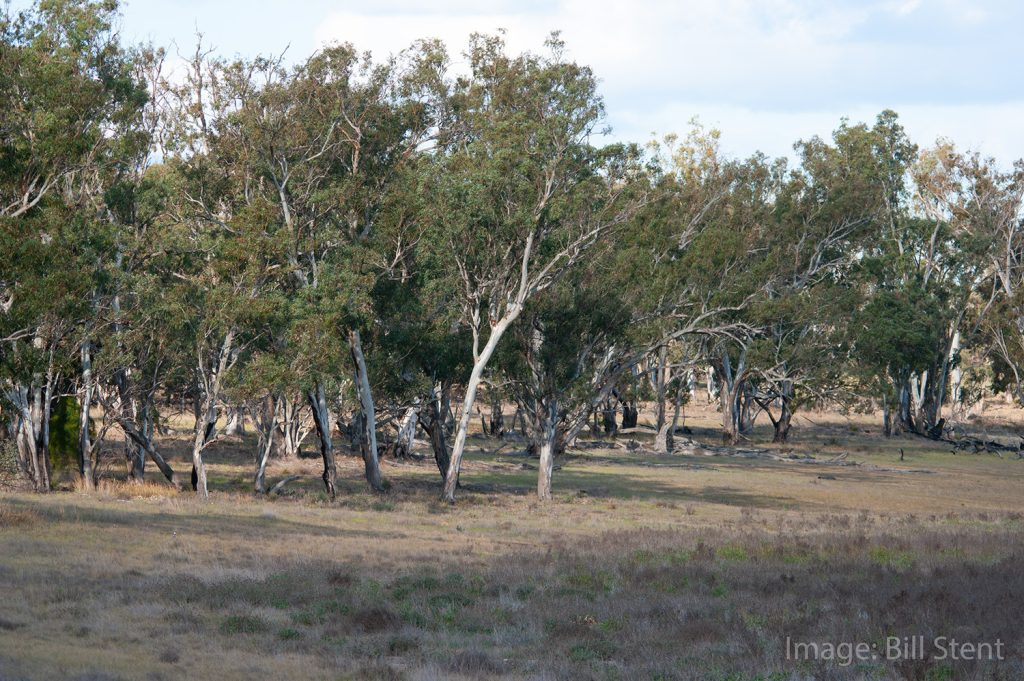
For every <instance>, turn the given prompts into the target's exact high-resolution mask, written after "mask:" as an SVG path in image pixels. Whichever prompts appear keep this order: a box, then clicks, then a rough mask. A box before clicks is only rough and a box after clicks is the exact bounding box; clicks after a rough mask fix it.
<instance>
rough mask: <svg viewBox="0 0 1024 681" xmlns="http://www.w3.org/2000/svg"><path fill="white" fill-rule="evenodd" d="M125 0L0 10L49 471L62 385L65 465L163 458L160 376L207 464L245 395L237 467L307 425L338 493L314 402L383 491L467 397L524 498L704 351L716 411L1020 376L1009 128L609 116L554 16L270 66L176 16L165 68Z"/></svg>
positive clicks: (92, 475)
mask: <svg viewBox="0 0 1024 681" xmlns="http://www.w3.org/2000/svg"><path fill="white" fill-rule="evenodd" d="M117 12H118V8H117V5H116V3H115V2H114V1H113V0H41V1H40V2H38V3H37V4H35V5H33V6H32V7H31V8H29V9H27V10H25V11H21V12H12V11H11V10H10V9H9V8H7V9H4V10H3V13H2V14H0V36H2V39H0V99H2V102H3V106H2V107H0V141H2V146H0V253H2V254H3V257H2V258H0V388H2V401H0V416H2V417H3V419H2V420H3V431H2V436H3V438H5V439H6V441H7V442H11V443H13V445H12V448H13V450H14V452H15V455H16V461H17V467H18V470H19V474H20V475H21V476H23V477H24V478H25V479H26V480H28V481H30V482H31V483H32V485H34V487H35V488H36V489H38V490H47V489H50V487H51V485H52V482H51V475H52V472H51V471H52V462H51V455H50V450H51V441H52V437H53V434H52V433H51V430H52V423H53V422H54V414H53V412H54V410H55V409H58V408H59V409H65V410H66V409H67V408H68V407H67V405H68V404H71V406H72V407H73V409H72V411H73V413H74V414H75V415H76V418H77V424H76V426H77V427H76V428H73V429H72V430H73V432H74V433H75V434H76V437H77V442H75V443H74V450H75V452H76V456H77V463H76V465H77V467H78V473H79V474H80V476H81V478H82V480H83V482H84V483H85V484H86V485H91V484H95V481H96V477H97V475H98V471H99V456H100V451H101V448H102V447H104V444H105V443H106V444H107V445H108V446H109V442H107V440H108V438H107V436H108V434H110V433H112V432H117V431H120V433H122V434H123V440H124V453H125V461H126V465H127V469H128V475H129V477H131V478H133V479H142V477H143V475H144V472H145V466H146V462H147V460H149V461H151V462H153V464H154V465H155V466H157V468H158V469H159V470H160V472H161V473H162V474H163V475H165V476H166V477H167V478H168V479H171V480H174V479H175V478H174V476H175V472H174V471H173V470H172V468H171V466H170V465H169V464H168V463H167V461H166V460H165V458H164V457H163V456H162V454H161V451H160V445H159V442H158V438H157V435H158V434H159V433H160V432H161V430H162V429H163V428H164V427H165V426H164V424H163V423H162V421H161V409H163V412H165V413H166V412H167V411H168V409H170V408H172V407H177V408H179V409H181V410H187V409H191V410H192V412H193V414H194V417H195V426H194V433H193V434H192V436H191V460H192V485H193V487H194V489H195V490H196V491H197V492H198V493H200V494H202V495H205V494H206V493H207V479H206V472H205V467H204V464H203V455H204V451H206V450H207V448H208V447H209V446H210V445H211V444H213V443H215V442H217V441H218V440H220V439H221V438H223V437H224V436H225V434H227V433H228V432H229V431H230V429H231V427H232V425H233V424H234V423H236V422H237V419H238V418H239V416H240V415H241V414H248V415H249V416H250V417H251V418H252V420H253V422H254V423H255V426H256V430H257V433H258V436H259V438H258V445H257V451H256V452H255V455H254V487H255V490H256V491H257V492H259V493H263V492H265V490H266V483H265V471H266V466H267V461H268V459H269V458H270V457H271V456H277V455H283V456H294V455H296V453H297V452H298V450H299V448H300V447H301V445H302V443H303V441H304V440H305V439H306V438H307V437H308V436H313V437H314V438H315V440H316V442H318V444H319V451H320V456H321V458H322V460H323V481H324V486H325V489H326V491H327V493H328V494H329V495H331V496H332V497H333V496H334V494H335V480H336V475H337V472H336V465H335V449H334V443H333V441H332V438H331V432H332V430H333V429H338V430H340V431H341V432H342V433H344V434H346V435H347V436H348V437H349V438H350V442H351V445H352V448H353V450H354V451H356V452H358V453H359V454H360V455H361V456H362V459H363V461H364V464H365V472H366V479H367V482H368V484H369V485H370V487H372V488H373V489H375V490H382V489H384V487H385V484H386V483H385V481H384V479H383V477H382V474H381V469H380V459H381V457H382V456H384V455H396V456H402V455H405V454H407V453H408V451H409V449H410V447H411V443H412V438H413V437H414V436H415V434H416V433H417V432H418V431H419V430H422V431H423V432H424V433H425V434H426V436H427V437H428V438H429V440H430V443H431V448H432V450H433V456H434V458H435V460H436V463H437V467H438V472H439V475H440V479H441V486H442V494H443V497H444V498H445V499H447V500H453V499H454V498H455V494H456V491H457V488H458V481H459V471H460V466H461V462H462V460H463V457H464V454H465V449H466V442H467V435H468V433H469V432H470V429H471V427H475V423H474V419H475V418H477V417H479V418H480V419H482V421H481V425H482V427H483V429H484V430H485V431H486V432H490V433H493V434H495V435H500V434H502V433H504V432H506V431H508V430H510V429H512V428H517V427H518V428H519V429H520V430H521V431H523V432H525V433H526V436H527V441H528V445H529V447H530V449H531V451H532V452H533V453H534V454H535V455H536V456H538V457H539V462H540V463H539V475H538V487H537V491H538V495H539V496H540V497H541V498H548V497H550V495H551V475H552V470H553V461H554V458H555V457H556V456H558V455H559V454H560V453H561V452H562V451H563V450H564V449H565V448H566V447H568V446H571V445H572V444H573V442H574V441H575V440H576V439H577V438H578V437H579V436H580V435H581V433H584V432H585V431H586V430H587V429H590V430H591V431H596V432H599V433H611V432H614V431H615V430H616V429H618V428H620V427H621V428H630V427H635V426H636V419H637V411H638V408H639V403H640V402H641V401H653V403H654V405H655V408H656V421H657V422H656V424H655V427H656V430H657V433H658V436H657V438H656V441H655V442H656V447H657V448H659V449H660V450H662V451H671V449H672V447H673V442H672V440H673V435H674V434H675V433H676V431H677V428H676V426H677V424H678V418H679V413H680V409H681V407H682V406H683V405H684V404H685V403H686V401H687V400H688V399H690V398H691V395H692V394H693V392H694V384H695V383H696V382H697V381H698V380H704V381H706V384H707V388H708V393H709V394H710V395H712V396H714V397H715V399H717V400H718V403H719V406H720V410H721V414H722V434H723V438H724V439H725V440H726V441H727V442H730V443H734V444H735V443H738V442H740V441H742V440H743V439H744V438H746V437H748V435H749V433H750V431H751V429H752V427H753V423H754V421H755V419H757V418H766V419H768V420H770V422H771V424H772V425H773V428H774V438H775V440H776V441H785V440H786V439H787V438H788V436H789V433H790V429H791V427H792V423H793V416H794V414H795V413H797V412H798V411H799V410H801V409H807V408H809V407H813V406H821V405H840V406H841V407H843V408H862V409H874V408H880V409H881V410H882V413H883V423H882V424H881V427H882V428H884V430H885V433H886V434H887V435H891V434H898V433H899V432H903V431H910V432H914V433H918V434H924V435H928V434H930V435H932V436H941V435H942V432H943V426H944V423H945V420H944V417H943V414H944V413H955V412H956V411H957V410H958V409H962V408H964V406H965V405H970V404H971V403H972V402H973V401H976V400H977V399H978V397H979V396H980V395H981V394H982V393H983V392H984V391H986V390H988V391H1001V390H1005V391H1009V392H1010V393H1012V394H1013V395H1015V396H1016V399H1017V400H1018V401H1020V400H1021V399H1022V398H1024V391H1022V385H1024V383H1022V376H1021V372H1022V370H1024V224H1022V193H1024V163H1022V162H1021V161H1018V162H1017V163H1016V164H1015V165H1013V166H1012V167H1010V168H1008V167H1005V166H1001V165H999V164H998V163H997V162H996V161H994V160H992V159H989V158H985V157H983V156H981V155H979V154H978V153H973V152H969V151H962V150H959V149H957V148H956V146H955V145H954V144H953V143H952V142H950V141H947V140H939V141H938V142H937V143H935V145H934V146H931V147H927V148H921V147H919V146H917V145H916V144H915V143H913V142H912V141H911V140H910V139H909V138H908V136H907V133H906V131H905V130H904V129H903V127H902V126H901V124H900V122H899V119H898V116H897V115H896V114H895V113H894V112H892V111H883V112H882V113H880V114H879V115H878V117H877V119H876V120H875V121H874V122H873V123H871V124H865V123H853V122H850V121H847V120H843V121H841V122H840V123H839V125H838V127H837V128H836V130H835V131H834V133H833V134H832V136H831V138H830V139H821V138H819V137H812V138H810V139H807V140H801V141H799V142H797V143H796V144H795V146H794V151H795V158H796V162H793V163H791V162H789V161H787V160H786V159H772V158H768V157H766V156H764V155H761V154H755V155H753V156H751V157H750V158H746V159H734V158H729V157H727V156H726V155H724V154H723V153H722V152H721V150H720V148H719V133H718V131H716V130H712V129H708V128H705V127H703V126H701V125H700V124H697V123H692V124H691V125H690V127H689V129H688V132H687V133H686V134H685V135H682V136H672V137H667V138H665V139H664V140H660V141H658V142H656V143H650V144H646V145H642V144H623V143H614V144H606V143H604V141H605V135H606V133H607V129H606V126H605V111H604V106H603V102H602V99H601V96H600V93H599V88H598V79H597V77H596V75H595V74H594V73H593V72H592V71H591V70H590V69H589V68H588V67H586V66H584V65H580V64H577V63H575V62H574V61H572V60H571V59H569V58H568V57H567V56H566V53H565V46H564V45H563V43H562V42H561V41H560V39H559V37H558V36H557V34H553V35H552V36H551V38H550V39H549V40H548V41H547V42H546V44H545V45H544V46H543V48H542V49H540V50H539V51H537V52H523V53H518V54H517V53H513V52H510V51H509V49H508V48H507V46H506V45H505V43H504V41H503V39H502V37H501V36H500V35H482V34H476V35H473V36H471V37H470V39H469V43H468V48H467V49H466V51H465V53H464V55H463V59H461V60H459V61H460V63H459V66H458V67H456V65H455V63H454V62H453V59H452V57H451V55H450V53H449V52H448V49H447V48H446V46H445V45H443V44H442V43H440V42H439V41H436V40H421V41H418V42H416V43H415V44H413V45H412V46H410V47H409V48H408V49H407V50H405V51H403V52H401V53H399V54H397V55H393V56H390V57H388V58H386V59H381V58H374V57H372V56H371V55H370V54H368V53H363V52H360V51H358V50H357V49H356V48H355V47H353V46H352V45H350V44H335V45H331V46H328V47H324V48H323V49H321V50H319V51H318V52H316V53H315V54H313V55H312V56H310V57H309V58H307V59H304V60H301V61H299V62H298V63H296V64H294V65H292V64H287V63H285V61H284V60H283V59H282V58H274V57H259V58H255V59H241V58H239V59H227V58H225V57H223V56H220V55H218V54H217V53H216V52H214V51H212V50H208V49H206V48H204V47H203V45H202V43H201V41H200V43H199V44H198V46H197V47H196V49H195V51H194V52H192V53H191V54H189V55H188V56H187V57H186V58H184V59H182V60H181V62H182V65H181V66H180V67H179V68H178V69H177V70H175V71H173V72H172V71H171V70H170V69H168V67H167V62H168V59H167V55H166V52H165V51H164V50H163V49H160V48H156V47H153V46H150V45H126V44H124V43H123V42H122V41H121V39H120V38H119V36H118V34H117V32H116V30H115V29H114V28H113V27H114V25H115V22H116V19H117V16H118V14H117ZM508 403H514V404H515V405H516V416H515V418H514V423H513V424H512V425H511V427H510V426H509V424H507V423H506V422H505V421H504V416H505V415H504V414H503V413H502V404H508ZM488 404H489V405H490V417H489V420H488V419H487V418H485V416H484V415H483V410H482V409H481V405H483V406H484V407H486V406H488ZM944 408H945V409H946V410H947V411H946V412H944ZM950 410H952V411H950ZM670 412H671V413H670ZM91 414H99V415H98V416H96V417H94V418H93V417H91Z"/></svg>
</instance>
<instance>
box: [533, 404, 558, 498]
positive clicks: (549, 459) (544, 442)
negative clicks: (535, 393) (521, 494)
mask: <svg viewBox="0 0 1024 681" xmlns="http://www.w3.org/2000/svg"><path fill="white" fill-rule="evenodd" d="M538 420H539V421H540V426H541V442H540V463H539V464H538V466H537V498H538V499H540V500H541V501H548V500H550V499H551V472H552V471H553V470H554V467H555V439H556V438H557V436H558V402H557V401H556V400H555V399H554V398H551V399H550V400H549V401H547V403H546V404H545V405H544V407H543V415H542V416H540V418H539V419H538Z"/></svg>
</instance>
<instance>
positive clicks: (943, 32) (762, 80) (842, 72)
mask: <svg viewBox="0 0 1024 681" xmlns="http://www.w3.org/2000/svg"><path fill="white" fill-rule="evenodd" d="M497 29H504V30H505V31H507V34H506V35H507V41H508V43H509V46H510V47H511V48H513V49H516V50H534V51H539V50H541V49H543V41H544V39H545V37H546V36H547V35H548V34H549V33H550V32H551V31H553V30H558V31H561V35H562V38H563V40H564V41H565V42H566V46H567V49H568V55H569V57H570V58H572V59H574V60H576V61H578V62H580V63H584V64H588V65H590V66H591V67H592V68H593V69H594V72H595V74H596V75H597V76H598V78H599V79H600V82H601V93H602V94H603V96H604V99H605V106H606V110H607V119H608V120H607V122H608V124H609V125H610V126H611V128H612V138H613V139H615V140H629V141H637V142H646V141H648V140H650V139H651V138H652V136H657V137H660V136H662V135H664V134H666V133H672V132H678V133H684V132H685V131H686V129H687V128H688V125H689V122H690V121H691V120H692V119H694V118H697V119H699V120H700V122H701V123H702V124H704V125H706V126H712V127H717V128H719V129H720V130H721V131H722V148H723V150H724V151H725V152H726V153H728V154H729V155H731V156H747V155H749V154H751V153H753V152H755V151H761V152H764V153H766V154H768V155H770V156H782V155H789V156H792V153H793V152H792V146H793V143H794V142H796V141H797V140H799V139H806V138H809V137H811V136H813V135H821V136H828V135H829V134H830V133H831V131H832V130H834V129H835V127H836V126H837V125H838V124H839V122H840V120H841V119H842V118H843V117H844V116H845V117H848V118H849V119H850V120H852V121H855V122H856V121H865V122H870V121H872V120H873V119H874V117H875V116H876V115H877V113H878V112H879V111H882V110H883V109H887V108H889V109H894V110H895V111H897V112H898V113H899V114H900V117H901V119H902V120H903V123H904V125H905V127H906V128H907V130H908V132H909V134H910V136H911V138H912V139H913V140H914V141H915V142H917V143H918V144H920V145H921V146H929V145H931V144H933V143H934V142H935V141H936V140H937V139H938V138H940V137H944V138H949V139H952V140H953V141H955V142H956V143H957V145H958V146H960V147H961V148H968V149H973V150H978V151H981V152H982V153H983V154H985V155H991V156H995V157H996V158H997V159H999V161H1000V162H1001V163H1002V164H1006V165H1008V164H1009V163H1010V162H1012V160H1014V159H1018V158H1024V87H1022V85H1024V70H1022V69H1021V65H1022V59H1021V47H1020V45H1021V37H1020V36H1021V35H1022V34H1024V2H1020V1H1019V0H860V1H857V0H676V1H674V2H673V1H671V0H633V1H632V2H605V1H602V0H558V1H556V2H541V1H539V0H519V1H513V0H496V1H494V2H473V1H471V0H432V1H431V2H414V1H413V0H381V1H376V2H375V1H374V0H363V1H362V2H352V1H350V0H330V1H329V0H123V18H122V26H121V34H122V36H123V37H124V38H125V39H127V40H129V41H132V42H134V41H140V40H151V41H153V42H155V43H157V44H163V45H169V44H175V45H177V50H178V51H180V52H182V53H186V52H188V51H189V49H190V48H191V47H192V46H194V43H195V34H196V31H197V30H199V31H201V32H202V33H203V34H204V39H205V41H206V42H207V43H209V44H211V45H212V46H214V47H215V48H217V51H218V52H220V53H222V54H224V55H227V56H234V55H242V56H250V57H251V56H255V55H257V54H266V53H274V54H278V53H281V52H282V51H284V50H287V52H286V57H287V58H288V59H290V60H292V61H298V60H300V59H302V58H304V57H305V56H307V55H309V54H311V53H312V52H313V51H315V50H316V49H317V48H318V47H320V46H322V45H324V44H327V43H330V42H333V41H341V42H351V43H353V44H354V45H355V46H356V47H357V48H358V49H360V50H370V51H371V52H373V53H374V54H376V55H381V56H383V55H386V54H390V53H393V52H397V51H399V50H401V49H403V48H404V47H407V46H408V45H409V44H410V43H411V42H412V41H413V40H415V39H417V38H422V37H438V38H441V39H443V40H444V41H445V42H446V43H447V45H448V48H449V51H450V52H451V53H452V55H453V62H454V66H455V67H456V68H457V67H458V65H459V62H460V61H461V60H462V51H463V50H464V49H465V46H466V43H467V38H468V36H469V34H470V33H472V32H473V31H481V32H494V31H496V30H497ZM174 51H175V50H174V48H172V53H174Z"/></svg>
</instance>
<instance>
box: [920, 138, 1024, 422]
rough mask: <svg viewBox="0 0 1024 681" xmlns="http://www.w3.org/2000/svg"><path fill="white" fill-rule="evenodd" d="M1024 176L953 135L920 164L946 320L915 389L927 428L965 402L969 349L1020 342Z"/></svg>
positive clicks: (931, 274)
mask: <svg viewBox="0 0 1024 681" xmlns="http://www.w3.org/2000/svg"><path fill="white" fill-rule="evenodd" d="M1022 178H1024V166H1021V164H1020V163H1019V162H1018V165H1017V167H1016V168H1014V169H1010V170H1002V169H1000V168H999V167H998V166H997V164H996V161H995V160H993V159H989V158H983V157H982V156H981V155H980V154H977V153H962V152H958V151H957V150H956V148H955V147H954V146H953V144H952V143H951V142H946V141H940V142H939V143H938V144H936V146H935V147H934V148H931V149H927V150H925V151H924V152H922V153H921V155H920V158H919V160H918V162H917V164H915V166H914V181H915V187H916V194H915V203H916V207H917V210H918V212H919V213H921V214H922V216H923V217H925V218H926V219H927V220H929V221H930V223H931V225H932V228H931V231H930V234H928V241H927V245H926V246H923V247H922V251H923V252H924V257H922V258H921V259H922V261H923V264H922V265H921V269H922V270H923V271H924V277H923V279H924V282H925V284H926V285H928V286H930V287H931V288H932V290H935V291H937V295H938V296H940V300H939V305H940V306H941V317H942V318H943V319H944V320H945V322H946V326H945V328H944V332H943V334H942V336H941V339H940V340H941V342H940V344H939V345H938V347H937V349H936V353H935V357H934V359H933V361H932V366H931V367H929V369H928V370H926V372H922V374H921V375H920V377H919V380H918V381H917V384H916V388H917V389H916V390H915V391H913V392H914V396H915V402H916V406H917V409H916V413H915V419H916V420H917V421H918V422H919V423H921V424H923V426H924V427H925V428H929V427H935V426H936V424H938V423H940V422H941V416H942V414H941V409H942V406H943V404H944V402H945V401H946V400H947V399H948V398H952V401H953V402H954V405H955V404H956V403H957V402H958V401H959V398H960V390H961V385H960V381H959V379H958V376H959V375H960V373H961V372H960V352H961V350H962V349H968V348H970V347H972V346H975V347H978V348H981V347H984V346H985V344H986V341H987V342H988V344H989V345H990V347H991V348H993V349H995V350H996V352H995V354H994V357H996V358H999V360H1001V361H1002V362H1005V361H1006V360H1007V359H1008V358H1009V357H1011V356H1012V353H1011V352H1010V348H1012V347H1013V341H1012V340H1009V341H1008V336H1007V335H1006V332H1007V330H1009V329H1012V328H1013V325H1014V324H1019V320H1020V315H1019V314H1015V313H1014V312H1013V310H1014V308H1013V305H1014V303H1013V300H1014V299H1015V295H1016V294H1015V293H1014V288H1015V287H1014V284H1013V280H1014V277H1015V276H1017V277H1018V278H1019V275H1015V274H1014V272H1015V271H1016V270H1017V269H1018V265H1017V263H1016V260H1015V259H1018V258H1019V257H1020V256H1019V251H1020V244H1019V242H1020V237H1019V235H1018V232H1019V230H1020V223H1021V216H1022V212H1021V210H1022V208H1021V204H1022V196H1024V179H1022ZM1006 305H1009V307H1007V306H1006ZM937 313H938V312H937ZM979 332H980V333H979ZM1017 335H1018V336H1019V334H1017ZM1010 338H1012V334H1011V336H1010ZM1000 363H1001V362H1000ZM1004 366H1009V365H1005V364H1004ZM1011 373H1012V371H1011ZM929 378H930V380H929ZM1014 383H1016V380H1015V379H1014V380H1013V381H1011V384H1014ZM912 387H915V384H914V383H913V382H912Z"/></svg>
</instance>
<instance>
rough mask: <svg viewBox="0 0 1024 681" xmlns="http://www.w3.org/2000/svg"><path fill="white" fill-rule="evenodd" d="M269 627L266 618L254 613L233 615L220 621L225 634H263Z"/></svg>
mask: <svg viewBox="0 0 1024 681" xmlns="http://www.w3.org/2000/svg"><path fill="white" fill-rule="evenodd" d="M269 629H270V625H269V624H267V621H266V620H265V619H263V618H262V617H256V616H254V615H231V616H229V617H226V618H225V619H224V621H223V622H221V623H220V630H221V633H224V634H262V633H263V632H265V631H267V630H269Z"/></svg>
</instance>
